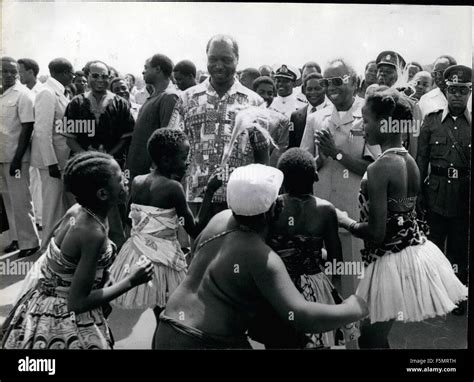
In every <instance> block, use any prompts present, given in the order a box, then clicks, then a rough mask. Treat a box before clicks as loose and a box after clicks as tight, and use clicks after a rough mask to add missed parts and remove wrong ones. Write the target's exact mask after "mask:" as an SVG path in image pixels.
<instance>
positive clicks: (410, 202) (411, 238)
mask: <svg viewBox="0 0 474 382" xmlns="http://www.w3.org/2000/svg"><path fill="white" fill-rule="evenodd" d="M395 205H402V206H403V207H405V208H404V209H405V211H403V212H395V211H393V210H391V209H390V208H391V207H392V208H393V207H394V206H395ZM415 206H416V196H412V197H408V198H402V199H393V198H389V199H388V211H387V226H386V233H385V239H384V241H383V243H382V244H381V245H378V246H376V245H374V244H373V243H371V242H369V241H364V244H365V245H364V248H363V249H362V250H361V255H362V260H363V261H364V264H365V266H367V265H369V264H370V263H372V262H374V261H376V260H377V259H378V258H379V257H381V256H383V255H385V254H386V253H397V252H400V251H402V250H403V249H405V248H407V247H410V246H414V245H419V244H423V243H424V242H425V241H426V234H425V232H424V231H425V230H424V229H422V227H425V224H424V223H423V222H422V221H420V220H419V219H418V217H417V213H416V211H415ZM359 209H360V222H368V221H369V200H368V197H367V196H366V195H365V193H364V192H363V191H362V190H361V191H360V192H359Z"/></svg>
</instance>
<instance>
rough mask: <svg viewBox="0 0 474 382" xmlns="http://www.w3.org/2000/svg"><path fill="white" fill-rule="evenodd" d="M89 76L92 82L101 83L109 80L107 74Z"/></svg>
mask: <svg viewBox="0 0 474 382" xmlns="http://www.w3.org/2000/svg"><path fill="white" fill-rule="evenodd" d="M90 76H91V77H92V79H94V80H98V79H101V80H103V81H107V80H109V79H110V76H109V75H108V74H99V73H91V74H90Z"/></svg>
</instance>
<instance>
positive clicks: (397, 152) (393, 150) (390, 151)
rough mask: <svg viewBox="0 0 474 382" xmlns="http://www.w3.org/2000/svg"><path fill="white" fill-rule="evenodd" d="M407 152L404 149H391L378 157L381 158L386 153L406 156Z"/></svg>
mask: <svg viewBox="0 0 474 382" xmlns="http://www.w3.org/2000/svg"><path fill="white" fill-rule="evenodd" d="M407 152H408V150H407V149H406V148H405V147H392V148H390V149H387V150H385V151H384V152H383V153H382V154H380V156H381V157H383V156H384V155H385V154H387V153H395V154H406V153H407Z"/></svg>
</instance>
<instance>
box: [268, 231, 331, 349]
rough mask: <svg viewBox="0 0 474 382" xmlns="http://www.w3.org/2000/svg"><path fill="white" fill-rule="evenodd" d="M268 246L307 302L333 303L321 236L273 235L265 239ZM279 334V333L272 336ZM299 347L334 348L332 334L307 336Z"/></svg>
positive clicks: (311, 334) (309, 334)
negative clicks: (279, 258)
mask: <svg viewBox="0 0 474 382" xmlns="http://www.w3.org/2000/svg"><path fill="white" fill-rule="evenodd" d="M268 244H269V245H270V247H271V248H272V249H273V250H274V251H275V252H277V254H278V255H279V256H280V257H281V259H282V260H283V263H284V264H285V267H286V269H287V271H288V274H289V275H290V277H291V279H292V281H293V283H294V284H295V286H296V288H297V289H298V291H299V292H300V293H301V294H302V296H303V297H304V299H305V300H306V301H311V302H319V303H323V304H335V303H336V302H335V300H334V295H333V293H335V289H334V287H333V285H332V284H331V281H330V280H329V278H328V277H327V276H326V274H325V273H324V272H323V269H324V265H323V258H322V248H323V239H322V238H321V237H315V236H313V237H310V236H304V235H294V236H289V235H274V236H272V237H271V238H270V239H269V240H268ZM274 335H278V334H274ZM301 340H302V345H301V347H302V348H321V347H329V346H334V345H335V341H334V332H332V331H330V332H326V333H308V334H305V335H304V337H302V339H301Z"/></svg>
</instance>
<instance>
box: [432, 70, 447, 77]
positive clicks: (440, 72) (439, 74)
mask: <svg viewBox="0 0 474 382" xmlns="http://www.w3.org/2000/svg"><path fill="white" fill-rule="evenodd" d="M443 73H444V70H435V71H434V72H431V77H433V78H437V77H442V76H443Z"/></svg>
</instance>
